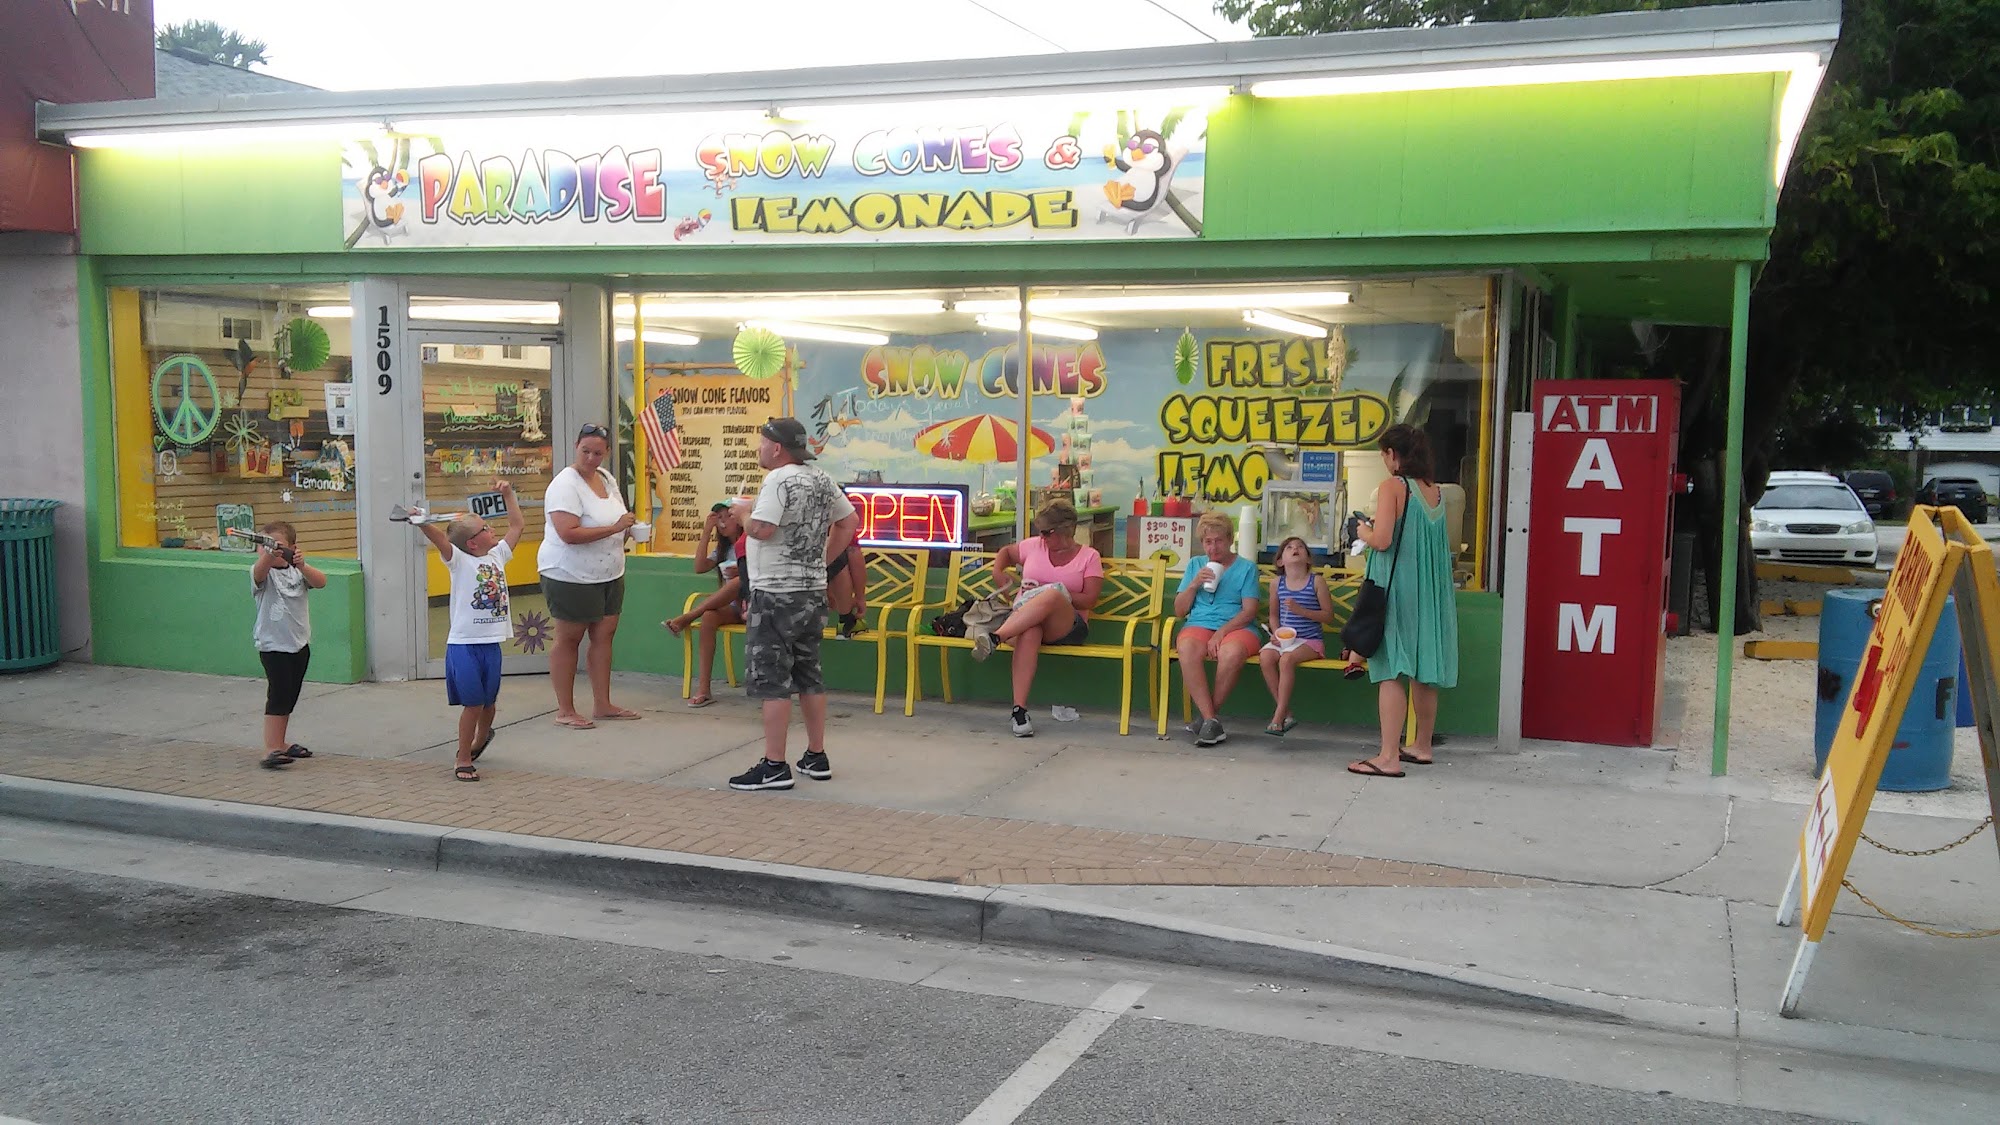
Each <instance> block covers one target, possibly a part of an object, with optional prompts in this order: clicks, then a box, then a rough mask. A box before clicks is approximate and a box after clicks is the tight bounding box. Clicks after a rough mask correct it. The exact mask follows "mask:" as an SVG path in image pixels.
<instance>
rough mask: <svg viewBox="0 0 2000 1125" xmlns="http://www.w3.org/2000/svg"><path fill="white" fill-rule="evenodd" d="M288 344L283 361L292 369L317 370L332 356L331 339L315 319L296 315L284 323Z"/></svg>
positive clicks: (296, 370)
mask: <svg viewBox="0 0 2000 1125" xmlns="http://www.w3.org/2000/svg"><path fill="white" fill-rule="evenodd" d="M285 338H286V340H287V341H288V343H289V345H290V349H289V353H288V354H287V355H286V356H285V363H286V365H287V366H288V367H290V368H291V369H292V370H293V371H295V372H298V371H318V370H319V369H320V368H321V367H323V366H325V365H326V361H327V360H328V359H330V358H332V356H333V341H332V340H331V339H330V338H328V336H327V334H326V329H324V328H322V327H320V325H319V323H318V322H317V321H313V320H308V319H307V318H305V317H298V318H297V319H295V320H293V321H292V322H291V323H290V324H287V325H285Z"/></svg>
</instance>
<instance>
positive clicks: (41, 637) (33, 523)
mask: <svg viewBox="0 0 2000 1125" xmlns="http://www.w3.org/2000/svg"><path fill="white" fill-rule="evenodd" d="M60 507H62V501H60V500H6V499H0V672H25V671H27V670H29V669H30V668H46V667H48V666H49V665H51V664H54V663H55V662H56V661H58V660H60V659H62V629H61V623H60V621H59V620H58V615H57V609H56V509H57V508H60Z"/></svg>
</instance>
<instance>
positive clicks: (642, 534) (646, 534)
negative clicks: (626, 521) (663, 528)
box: [627, 523, 653, 543]
mask: <svg viewBox="0 0 2000 1125" xmlns="http://www.w3.org/2000/svg"><path fill="white" fill-rule="evenodd" d="M627 533H628V534H630V535H631V536H632V538H634V539H637V540H639V541H640V542H642V543H643V542H645V541H647V540H649V539H651V538H652V537H653V525H652V524H650V523H635V524H633V525H632V526H631V527H630V528H628V529H627Z"/></svg>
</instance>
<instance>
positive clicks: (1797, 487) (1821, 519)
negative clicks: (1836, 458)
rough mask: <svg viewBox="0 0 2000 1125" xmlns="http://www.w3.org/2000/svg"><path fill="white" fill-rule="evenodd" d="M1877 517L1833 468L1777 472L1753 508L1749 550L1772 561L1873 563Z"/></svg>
mask: <svg viewBox="0 0 2000 1125" xmlns="http://www.w3.org/2000/svg"><path fill="white" fill-rule="evenodd" d="M1878 548H1879V544H1878V543H1877V542H1876V540H1875V521H1874V520H1872V519H1870V518H1869V516H1868V509H1867V508H1866V507H1864V506H1863V505H1862V503H1861V498H1860V497H1859V496H1856V495H1855V494H1854V490H1853V489H1851V488H1849V487H1847V485H1846V484H1845V483H1843V482H1842V481H1841V479H1840V478H1839V477H1836V476H1834V475H1833V474H1832V473H1795V472H1782V473H1772V474H1771V479H1770V483H1769V484H1768V485H1767V486H1766V487H1765V489H1764V495H1763V496H1761V497H1759V498H1758V500H1757V504H1756V506H1755V507H1753V508H1751V509H1750V551H1751V553H1752V554H1754V555H1755V556H1756V557H1757V558H1759V559H1765V560H1769V561H1772V562H1801V563H1825V564H1828V565H1835V566H1874V565H1875V552H1876V550H1877V549H1878Z"/></svg>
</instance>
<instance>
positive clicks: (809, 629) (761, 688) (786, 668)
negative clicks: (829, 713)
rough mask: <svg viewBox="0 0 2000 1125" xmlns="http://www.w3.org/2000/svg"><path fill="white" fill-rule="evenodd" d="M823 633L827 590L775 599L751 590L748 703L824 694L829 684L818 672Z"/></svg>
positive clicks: (747, 635) (747, 633)
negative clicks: (753, 700)
mask: <svg viewBox="0 0 2000 1125" xmlns="http://www.w3.org/2000/svg"><path fill="white" fill-rule="evenodd" d="M825 628H826V592H825V591H824V590H809V591H800V592H797V593H774V592H772V591H770V590H759V589H754V588H753V589H752V590H751V591H750V616H749V618H748V619H747V620H746V621H745V622H744V641H743V650H744V655H745V663H747V664H748V665H749V668H748V669H747V671H746V675H745V680H746V683H747V687H748V690H749V694H750V698H752V699H788V698H790V697H791V696H792V694H793V693H794V692H796V693H797V694H799V695H823V694H825V693H826V681H825V680H824V679H822V678H821V676H820V670H819V641H820V634H821V630H823V629H825Z"/></svg>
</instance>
